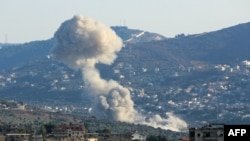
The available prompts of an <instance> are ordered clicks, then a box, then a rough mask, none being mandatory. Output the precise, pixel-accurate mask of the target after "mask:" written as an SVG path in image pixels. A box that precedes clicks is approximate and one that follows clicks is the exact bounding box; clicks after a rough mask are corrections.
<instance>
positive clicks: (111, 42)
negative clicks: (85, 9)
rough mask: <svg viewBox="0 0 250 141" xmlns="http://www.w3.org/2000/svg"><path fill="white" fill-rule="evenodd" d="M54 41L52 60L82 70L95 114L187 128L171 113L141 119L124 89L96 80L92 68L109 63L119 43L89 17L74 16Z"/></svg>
mask: <svg viewBox="0 0 250 141" xmlns="http://www.w3.org/2000/svg"><path fill="white" fill-rule="evenodd" d="M54 38H55V40H56V44H55V47H54V49H53V51H52V54H53V57H54V59H55V60H57V61H60V62H63V63H64V64H66V65H67V66H69V67H71V68H73V69H75V70H79V69H80V70H81V71H82V74H83V81H84V82H85V84H86V86H87V88H88V93H90V94H91V95H92V96H93V97H94V100H95V102H96V105H97V106H96V107H95V109H94V111H95V113H96V114H97V115H99V116H104V117H106V118H109V119H114V120H119V121H125V122H133V123H139V124H146V125H150V126H153V127H161V128H163V129H170V130H174V131H180V129H185V128H186V127H187V124H186V123H185V121H183V120H181V119H180V118H178V117H176V116H175V115H173V114H172V113H167V116H168V118H166V119H165V118H162V117H161V116H160V115H154V116H150V117H145V116H143V115H142V114H140V113H139V112H138V111H137V110H136V109H135V108H134V102H133V100H132V99H131V96H130V92H129V90H128V89H127V88H125V87H123V86H121V85H120V84H119V83H117V82H116V81H114V80H104V79H102V78H101V77H100V73H99V71H98V70H97V69H96V67H95V65H96V64H97V63H103V64H107V65H110V64H112V63H113V61H114V60H115V59H116V57H117V56H116V53H117V52H119V51H120V50H121V48H122V40H121V39H120V38H119V37H118V36H117V35H116V33H115V32H114V31H113V30H112V29H110V28H109V27H107V26H105V25H103V24H102V23H100V22H98V21H94V20H93V19H91V18H89V17H85V16H81V15H76V16H74V17H73V18H72V19H69V20H67V21H65V22H63V23H62V24H61V26H60V27H59V29H58V30H57V31H56V33H55V34H54Z"/></svg>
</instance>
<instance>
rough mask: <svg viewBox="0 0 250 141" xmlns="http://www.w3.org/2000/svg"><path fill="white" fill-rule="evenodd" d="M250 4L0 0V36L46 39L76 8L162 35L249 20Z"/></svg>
mask: <svg viewBox="0 0 250 141" xmlns="http://www.w3.org/2000/svg"><path fill="white" fill-rule="evenodd" d="M249 5H250V0H154V1H153V0H40V1H38V0H0V42H2V43H3V42H5V41H7V42H8V43H23V42H29V41H34V40H45V39H49V38H51V37H53V35H54V32H55V31H56V30H57V29H58V28H59V26H60V24H61V23H62V22H64V21H65V20H67V19H70V18H72V17H73V16H74V15H75V14H82V15H85V16H89V17H92V18H93V19H95V20H98V21H100V22H103V23H104V24H106V25H107V26H114V25H126V26H128V27H129V28H132V29H141V30H145V31H150V32H155V33H159V34H162V35H164V36H166V37H174V36H175V35H176V34H180V33H185V34H196V33H202V32H208V31H214V30H218V29H221V28H224V27H229V26H233V25H237V24H240V23H246V22H250V8H249Z"/></svg>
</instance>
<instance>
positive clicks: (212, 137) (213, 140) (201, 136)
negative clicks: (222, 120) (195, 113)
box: [189, 124, 224, 141]
mask: <svg viewBox="0 0 250 141" xmlns="http://www.w3.org/2000/svg"><path fill="white" fill-rule="evenodd" d="M189 141H224V125H223V124H208V125H205V126H203V127H201V128H189Z"/></svg>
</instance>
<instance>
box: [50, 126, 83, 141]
mask: <svg viewBox="0 0 250 141" xmlns="http://www.w3.org/2000/svg"><path fill="white" fill-rule="evenodd" d="M84 135H85V127H84V126H83V125H80V124H78V125H66V124H62V125H60V126H59V127H58V128H56V129H54V130H53V131H52V134H50V135H49V136H48V139H47V140H49V141H50V140H51V141H52V140H53V141H69V140H71V141H83V140H84Z"/></svg>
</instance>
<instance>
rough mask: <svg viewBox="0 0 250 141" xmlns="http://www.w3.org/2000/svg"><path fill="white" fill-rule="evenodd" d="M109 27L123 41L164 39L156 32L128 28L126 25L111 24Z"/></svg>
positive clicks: (135, 41)
mask: <svg viewBox="0 0 250 141" xmlns="http://www.w3.org/2000/svg"><path fill="white" fill-rule="evenodd" d="M111 28H112V29H113V30H114V31H115V32H116V33H117V35H118V36H120V37H121V38H122V39H123V41H124V42H125V43H138V42H150V41H159V40H164V39H166V38H165V37H164V36H162V35H160V34H157V33H151V32H147V31H142V30H138V29H129V28H128V27H126V26H112V27H111Z"/></svg>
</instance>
